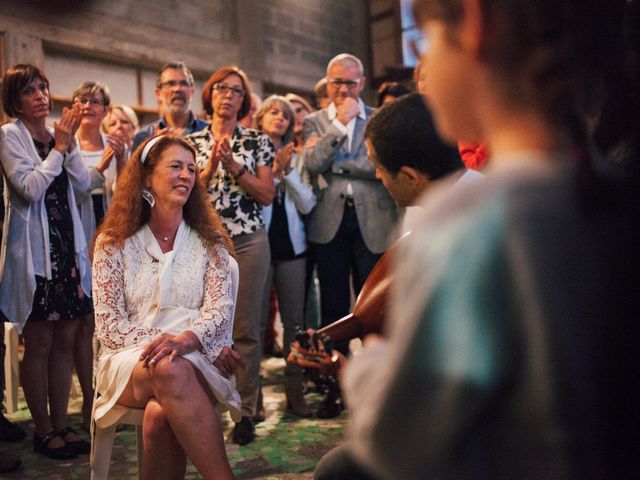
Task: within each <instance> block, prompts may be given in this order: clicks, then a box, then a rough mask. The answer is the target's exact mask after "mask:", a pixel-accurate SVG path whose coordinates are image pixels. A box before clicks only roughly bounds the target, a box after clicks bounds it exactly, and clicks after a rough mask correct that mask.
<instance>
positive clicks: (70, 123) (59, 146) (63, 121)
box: [53, 104, 81, 154]
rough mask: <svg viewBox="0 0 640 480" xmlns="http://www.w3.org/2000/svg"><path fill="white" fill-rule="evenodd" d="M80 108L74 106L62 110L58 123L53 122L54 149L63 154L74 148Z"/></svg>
mask: <svg viewBox="0 0 640 480" xmlns="http://www.w3.org/2000/svg"><path fill="white" fill-rule="evenodd" d="M80 118H81V115H80V107H79V105H78V104H74V105H73V106H72V107H71V108H67V107H64V108H63V109H62V118H60V121H59V122H53V136H54V138H55V142H56V144H55V147H54V148H55V149H56V150H57V151H58V152H60V153H62V154H64V153H67V152H71V150H73V149H74V148H75V147H76V138H75V137H76V131H77V130H78V127H79V126H80Z"/></svg>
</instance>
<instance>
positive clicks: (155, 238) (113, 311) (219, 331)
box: [93, 135, 240, 479]
mask: <svg viewBox="0 0 640 480" xmlns="http://www.w3.org/2000/svg"><path fill="white" fill-rule="evenodd" d="M198 176H199V170H198V167H197V166H196V163H195V156H194V150H193V148H192V147H191V146H190V145H189V144H188V143H186V142H185V141H184V140H182V139H181V138H179V137H174V136H170V135H162V136H159V137H154V138H152V139H151V140H149V141H148V142H147V143H146V144H145V145H144V147H143V148H141V149H139V150H138V151H137V152H136V153H135V154H134V156H133V157H132V158H131V160H130V161H129V162H128V163H127V166H126V167H125V170H124V171H123V175H122V180H121V181H120V182H119V184H118V190H117V192H116V194H115V196H114V198H113V203H112V205H111V208H110V209H109V212H108V213H107V216H106V217H105V220H104V223H103V224H102V226H101V227H100V230H99V235H98V237H97V239H96V245H95V248H94V259H93V281H94V284H93V289H94V305H95V318H96V333H97V336H98V339H99V340H100V343H101V345H102V348H103V350H102V354H101V357H100V360H99V364H98V375H97V386H96V388H97V391H98V392H99V397H98V398H97V400H96V405H95V407H94V409H95V414H94V419H95V421H96V424H97V425H98V426H99V427H107V426H109V425H112V424H113V423H115V422H117V421H118V420H119V415H121V414H119V410H120V409H118V408H114V407H116V406H117V405H122V406H126V407H133V408H144V409H145V412H144V420H143V426H142V430H143V440H144V442H143V443H144V451H143V462H142V472H141V476H142V478H167V479H169V478H184V474H185V469H186V457H187V456H188V457H189V458H190V459H191V461H192V463H193V464H194V465H195V467H196V468H197V469H198V470H199V471H200V473H201V474H202V475H203V477H204V478H205V479H210V478H214V476H215V478H232V472H231V468H230V466H229V462H228V460H227V457H226V452H225V446H224V440H223V434H222V427H221V425H220V420H219V417H218V414H217V413H216V410H218V412H222V411H225V410H229V412H230V413H231V417H232V418H233V419H234V420H235V421H239V419H240V397H239V395H238V393H237V391H236V386H235V378H234V377H233V376H232V375H233V373H234V371H235V367H236V365H237V361H238V359H239V357H238V355H237V353H236V352H234V351H233V350H231V345H232V340H231V331H232V326H233V325H232V318H231V311H232V306H233V299H232V296H231V277H230V269H229V252H231V251H232V246H231V243H230V240H229V237H228V235H227V234H226V232H225V230H224V228H223V227H222V224H221V222H220V219H219V218H218V216H217V214H216V213H215V211H214V210H213V207H212V206H211V203H210V202H209V200H208V198H207V194H206V191H205V190H204V189H203V188H202V186H201V185H200V182H199V181H198Z"/></svg>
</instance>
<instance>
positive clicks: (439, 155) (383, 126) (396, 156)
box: [364, 93, 464, 180]
mask: <svg viewBox="0 0 640 480" xmlns="http://www.w3.org/2000/svg"><path fill="white" fill-rule="evenodd" d="M364 136H365V138H366V139H367V140H369V141H370V142H371V144H372V146H373V148H374V149H375V151H376V155H377V158H378V161H379V162H380V163H381V164H382V166H383V167H384V168H385V169H387V170H388V171H389V172H391V173H392V174H396V173H398V172H399V171H400V169H401V168H402V167H404V166H407V167H412V168H414V169H416V170H417V171H419V172H420V173H422V174H424V175H426V177H427V178H428V179H429V180H436V179H438V178H441V177H444V176H445V175H448V174H449V173H452V172H454V171H456V170H459V169H461V168H464V164H463V163H462V159H461V158H460V153H459V152H458V149H457V148H455V147H453V146H451V145H447V144H446V143H444V142H443V141H442V139H441V138H440V136H439V135H438V133H437V131H436V128H435V126H434V124H433V119H432V118H431V113H430V112H429V109H428V108H427V106H426V104H425V102H424V99H423V98H422V95H420V94H419V93H411V94H409V95H404V96H402V97H400V98H398V99H397V100H395V101H394V102H391V103H388V104H387V105H385V106H383V107H381V108H379V109H378V110H376V111H375V112H374V113H373V115H372V116H371V118H370V119H369V122H368V123H367V128H366V130H365V132H364Z"/></svg>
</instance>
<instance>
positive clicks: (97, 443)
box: [90, 425, 116, 480]
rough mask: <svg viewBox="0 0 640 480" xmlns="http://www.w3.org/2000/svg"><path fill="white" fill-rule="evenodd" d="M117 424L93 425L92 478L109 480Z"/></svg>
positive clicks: (94, 479) (92, 479) (93, 479)
mask: <svg viewBox="0 0 640 480" xmlns="http://www.w3.org/2000/svg"><path fill="white" fill-rule="evenodd" d="M115 438H116V425H112V426H110V427H107V428H98V427H97V426H95V425H94V426H93V435H92V438H91V459H90V463H91V480H107V477H108V476H109V465H110V463H111V452H112V450H113V442H114V440H115Z"/></svg>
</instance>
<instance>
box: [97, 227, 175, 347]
mask: <svg viewBox="0 0 640 480" xmlns="http://www.w3.org/2000/svg"><path fill="white" fill-rule="evenodd" d="M93 305H94V313H95V320H96V336H97V337H98V340H100V343H101V344H102V345H104V346H105V347H106V348H109V349H111V350H116V349H120V348H124V347H128V346H130V345H136V344H141V343H147V342H150V341H151V340H153V339H154V338H155V337H157V336H158V335H160V334H161V333H162V332H161V331H160V330H159V329H157V328H148V327H144V326H142V325H139V324H137V323H135V322H133V321H132V320H131V313H130V312H128V311H127V307H126V302H125V293H124V258H123V251H122V248H120V247H117V246H115V245H104V243H103V242H101V241H100V238H98V240H97V241H96V248H95V252H94V257H93Z"/></svg>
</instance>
